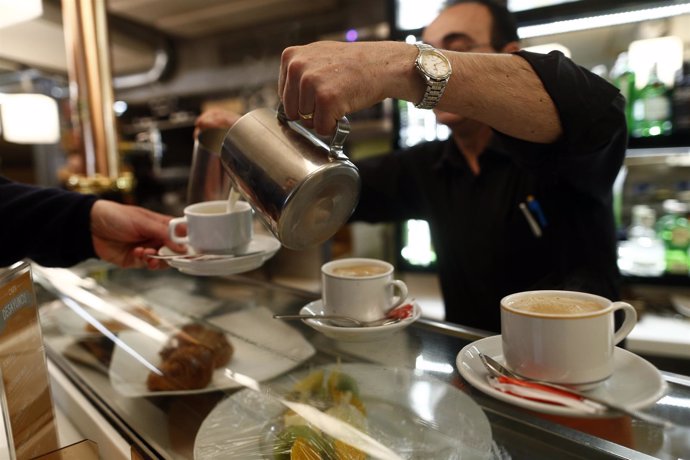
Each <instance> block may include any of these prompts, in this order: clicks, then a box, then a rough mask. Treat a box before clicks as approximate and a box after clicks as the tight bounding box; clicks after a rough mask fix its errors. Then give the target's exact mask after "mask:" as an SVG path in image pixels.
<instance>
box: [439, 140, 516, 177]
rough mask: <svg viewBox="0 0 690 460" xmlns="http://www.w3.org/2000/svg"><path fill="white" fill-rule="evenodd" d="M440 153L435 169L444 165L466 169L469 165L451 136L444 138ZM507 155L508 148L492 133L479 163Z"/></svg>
mask: <svg viewBox="0 0 690 460" xmlns="http://www.w3.org/2000/svg"><path fill="white" fill-rule="evenodd" d="M442 149H443V150H442V152H441V155H440V156H439V159H438V161H437V162H436V164H434V168H435V169H441V168H444V167H452V168H460V169H468V170H469V166H468V164H467V161H465V157H464V156H462V153H461V152H460V149H459V148H458V146H457V144H456V143H455V142H454V141H453V138H452V137H451V138H449V139H448V140H446V141H445V142H444V144H443V147H442ZM507 156H509V152H508V150H507V149H506V148H505V146H504V145H503V143H502V142H500V138H499V136H496V135H493V136H492V137H491V140H490V141H489V145H488V146H487V147H486V149H485V150H484V153H482V154H481V156H480V157H479V163H480V165H483V164H486V163H487V162H490V161H493V160H497V159H499V158H505V157H507Z"/></svg>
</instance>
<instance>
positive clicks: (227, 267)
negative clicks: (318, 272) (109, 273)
mask: <svg viewBox="0 0 690 460" xmlns="http://www.w3.org/2000/svg"><path fill="white" fill-rule="evenodd" d="M278 249H280V241H278V240H277V239H275V238H274V237H272V236H269V235H254V238H253V239H252V241H251V243H249V247H248V248H247V251H246V252H251V253H253V254H249V255H246V256H243V255H237V256H236V257H233V258H231V259H220V260H185V259H169V260H167V261H166V262H167V263H168V265H170V266H171V267H175V268H177V269H178V270H179V271H181V272H182V273H187V274H188V275H198V276H223V275H234V274H237V273H244V272H248V271H251V270H254V269H256V268H259V267H260V266H262V265H263V264H264V262H266V261H267V260H268V259H270V258H271V257H273V256H274V255H275V253H276V252H278ZM158 254H159V255H161V256H172V255H175V254H176V253H175V252H173V251H172V250H171V249H169V248H167V247H165V246H163V247H162V248H160V250H159V251H158ZM188 254H189V252H188ZM180 255H184V254H180Z"/></svg>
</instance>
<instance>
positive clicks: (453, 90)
mask: <svg viewBox="0 0 690 460" xmlns="http://www.w3.org/2000/svg"><path fill="white" fill-rule="evenodd" d="M423 39H424V41H425V42H426V43H429V44H431V45H433V46H435V47H437V48H440V49H445V50H451V51H458V52H460V53H447V54H446V55H447V56H448V57H449V58H450V59H451V61H452V63H453V75H452V76H451V80H450V82H449V83H448V87H447V88H446V92H445V93H444V95H443V96H442V97H441V99H440V101H439V103H438V106H437V107H438V108H437V109H435V112H436V116H437V119H438V121H439V122H441V123H443V124H446V125H448V126H449V127H450V129H451V133H452V134H451V138H450V139H449V140H448V141H445V142H433V143H428V144H423V145H419V146H416V147H413V148H411V149H408V150H405V151H401V152H395V153H393V154H392V155H384V156H381V157H378V158H373V159H370V160H367V161H362V162H360V163H358V164H357V165H358V167H359V170H360V174H361V177H362V181H363V189H362V195H361V199H360V203H359V205H358V207H357V209H356V210H355V214H354V216H353V219H360V220H366V221H369V222H381V221H397V220H402V219H413V218H414V219H425V220H427V221H428V222H429V224H430V228H431V235H432V240H433V244H434V246H435V249H436V253H437V256H438V265H439V275H440V281H441V288H442V291H443V297H444V303H445V310H446V319H447V320H449V321H452V322H456V323H460V324H463V325H467V326H472V327H476V328H480V329H484V330H488V331H495V332H497V331H499V330H500V321H499V317H500V313H499V301H500V299H501V298H502V297H503V296H505V295H507V294H510V293H513V292H517V291H526V290H532V289H569V290H579V291H586V292H591V293H595V294H600V295H603V296H606V297H608V298H609V299H612V300H615V299H617V298H618V288H617V279H618V271H617V266H616V239H615V231H614V219H613V211H612V185H613V182H614V180H615V177H616V175H617V173H618V171H619V169H620V167H621V165H622V162H623V158H624V155H625V148H626V139H627V131H626V125H625V118H624V115H623V103H624V101H623V98H622V97H621V96H620V94H619V93H618V91H617V90H616V88H614V87H613V86H611V85H610V84H608V83H607V82H606V81H604V80H603V79H601V78H599V77H597V76H595V75H594V74H592V73H590V72H588V71H587V70H585V69H583V68H581V67H579V66H577V65H576V64H574V63H573V62H572V61H571V60H569V59H567V58H566V57H564V56H563V55H562V54H561V53H558V52H552V53H550V54H548V55H542V54H535V53H528V52H524V51H518V44H517V33H516V30H515V26H514V23H513V22H512V21H511V19H510V15H509V14H508V13H507V11H506V10H505V8H503V7H500V6H497V5H495V4H493V3H492V2H489V1H486V0H481V1H480V0H472V1H463V2H458V4H456V5H453V6H451V7H449V8H447V9H446V10H444V11H443V12H441V14H440V15H439V16H438V17H437V18H436V19H435V20H434V21H433V22H432V23H431V24H430V25H429V26H428V27H427V28H426V29H425V31H424V34H423ZM404 46H405V45H402V44H394V43H391V42H384V43H381V42H379V43H372V44H367V43H362V44H334V43H327V42H326V43H316V44H312V45H307V46H305V47H298V48H291V49H288V50H286V52H284V54H283V62H282V67H281V83H280V91H281V95H282V98H283V102H284V104H285V109H286V112H287V113H288V115H289V116H291V117H294V118H297V117H302V118H303V119H304V120H305V123H307V124H310V123H313V126H314V127H315V129H316V130H317V131H319V132H323V133H327V132H329V131H332V125H333V124H334V120H336V119H338V118H339V116H341V115H343V114H345V113H348V112H352V111H355V110H358V109H362V108H364V107H367V106H369V105H371V103H372V101H373V102H377V101H378V100H381V99H383V98H384V97H398V98H400V99H405V100H410V101H413V102H415V103H416V102H419V100H421V93H422V92H423V86H422V84H423V83H422V79H421V78H420V77H419V76H418V75H417V76H415V74H414V69H413V68H412V69H411V70H409V67H410V66H409V65H408V66H407V67H404V66H405V60H404V59H403V57H402V54H403V53H404V54H405V58H406V59H409V60H410V61H414V54H416V53H415V50H414V47H411V46H410V48H412V49H411V50H410V51H409V53H408V50H407V49H406V48H404ZM408 46H409V45H408ZM498 52H501V53H511V54H503V55H497V54H495V53H498ZM476 53H491V54H476ZM408 54H410V56H408ZM522 60H524V61H523V62H522V64H524V62H527V63H528V64H529V66H528V67H520V65H521V62H520V61H522ZM350 67H351V68H350ZM355 68H356V71H355ZM348 70H350V72H348ZM343 74H345V75H343ZM372 75H373V77H372ZM535 76H536V77H537V79H538V80H536V84H535V80H534V79H533V77H535ZM388 77H390V80H389V81H386V80H385V78H388ZM381 80H383V81H385V82H386V83H389V86H385V85H380V86H379V83H378V82H380V81H381ZM408 84H409V85H417V87H416V89H415V88H411V87H410V86H408ZM379 91H380V92H382V93H384V94H379ZM551 104H552V105H551ZM439 108H443V109H444V110H439ZM298 110H299V111H298ZM537 206H538V207H539V210H537V208H536V207H537ZM523 208H524V209H523ZM526 211H527V212H526Z"/></svg>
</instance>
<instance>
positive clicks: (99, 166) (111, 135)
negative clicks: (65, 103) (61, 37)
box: [62, 0, 120, 183]
mask: <svg viewBox="0 0 690 460" xmlns="http://www.w3.org/2000/svg"><path fill="white" fill-rule="evenodd" d="M105 5H106V2H105V0H62V14H63V27H64V34H65V45H66V49H67V61H68V62H67V69H68V75H69V82H70V85H69V86H70V101H71V107H72V117H73V119H72V124H73V126H74V128H75V129H76V130H77V134H78V136H77V137H78V138H79V139H80V142H81V143H82V145H81V146H80V147H81V148H82V149H83V153H84V167H85V172H86V175H87V176H90V177H93V176H100V177H101V179H103V178H108V179H109V180H110V182H113V183H115V182H117V179H118V177H119V169H120V162H119V155H118V144H117V128H116V122H115V113H114V110H113V104H114V95H113V85H112V74H111V65H110V47H109V41H108V24H107V17H106V8H105Z"/></svg>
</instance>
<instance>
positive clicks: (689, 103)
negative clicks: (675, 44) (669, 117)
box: [671, 61, 690, 134]
mask: <svg viewBox="0 0 690 460" xmlns="http://www.w3.org/2000/svg"><path fill="white" fill-rule="evenodd" d="M671 99H672V102H673V103H672V106H673V131H674V132H677V133H685V134H688V133H690V61H685V62H683V67H682V69H681V70H679V71H678V74H677V75H676V80H675V84H674V87H673V96H672V98H671Z"/></svg>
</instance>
